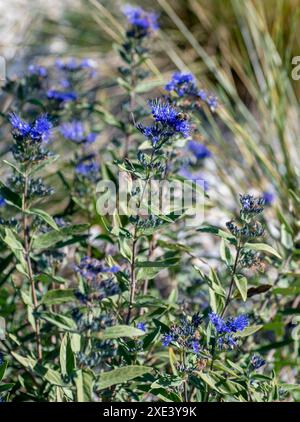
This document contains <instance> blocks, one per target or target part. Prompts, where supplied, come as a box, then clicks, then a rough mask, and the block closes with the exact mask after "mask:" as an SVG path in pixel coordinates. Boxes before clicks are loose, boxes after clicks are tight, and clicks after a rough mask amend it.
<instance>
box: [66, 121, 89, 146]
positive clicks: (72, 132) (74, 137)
mask: <svg viewBox="0 0 300 422" xmlns="http://www.w3.org/2000/svg"><path fill="white" fill-rule="evenodd" d="M59 130H60V133H61V134H62V135H63V137H64V138H66V139H69V140H70V141H72V142H75V143H77V144H81V143H84V144H90V143H93V142H95V140H96V137H97V134H96V133H94V132H91V133H89V134H86V133H85V129H84V125H83V123H82V122H81V121H79V120H73V121H72V122H68V123H63V124H61V125H60V128H59Z"/></svg>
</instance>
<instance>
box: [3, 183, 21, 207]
mask: <svg viewBox="0 0 300 422" xmlns="http://www.w3.org/2000/svg"><path fill="white" fill-rule="evenodd" d="M0 195H1V196H2V197H3V198H4V199H5V200H6V201H7V202H8V203H11V204H13V205H16V207H17V208H21V207H22V199H21V197H20V196H19V195H18V194H17V193H15V192H13V191H12V190H11V189H9V188H8V187H7V186H5V185H4V184H3V183H2V182H0Z"/></svg>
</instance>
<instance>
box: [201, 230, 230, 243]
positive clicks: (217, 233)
mask: <svg viewBox="0 0 300 422" xmlns="http://www.w3.org/2000/svg"><path fill="white" fill-rule="evenodd" d="M197 232H201V233H212V234H214V235H215V236H218V237H221V238H223V239H225V240H227V241H228V242H230V243H231V244H233V245H236V238H235V237H233V236H232V234H231V233H227V232H225V231H224V230H221V229H219V227H216V226H203V227H200V229H197Z"/></svg>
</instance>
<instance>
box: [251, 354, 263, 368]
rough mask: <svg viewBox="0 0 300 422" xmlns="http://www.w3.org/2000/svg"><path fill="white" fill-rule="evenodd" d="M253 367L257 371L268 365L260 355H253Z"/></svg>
mask: <svg viewBox="0 0 300 422" xmlns="http://www.w3.org/2000/svg"><path fill="white" fill-rule="evenodd" d="M250 363H251V366H252V368H253V369H254V370H257V369H259V368H261V367H262V366H264V365H265V364H266V361H265V360H264V359H263V358H262V357H261V356H259V355H253V356H252V357H251V362H250Z"/></svg>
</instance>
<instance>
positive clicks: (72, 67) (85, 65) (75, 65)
mask: <svg viewBox="0 0 300 422" xmlns="http://www.w3.org/2000/svg"><path fill="white" fill-rule="evenodd" d="M55 66H56V68H57V69H59V70H62V71H65V72H75V71H80V70H84V69H94V68H95V63H94V62H93V60H91V59H88V58H84V59H83V60H81V61H79V60H76V59H75V58H74V57H71V58H69V59H68V60H66V61H63V60H61V59H58V60H56V61H55Z"/></svg>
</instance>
